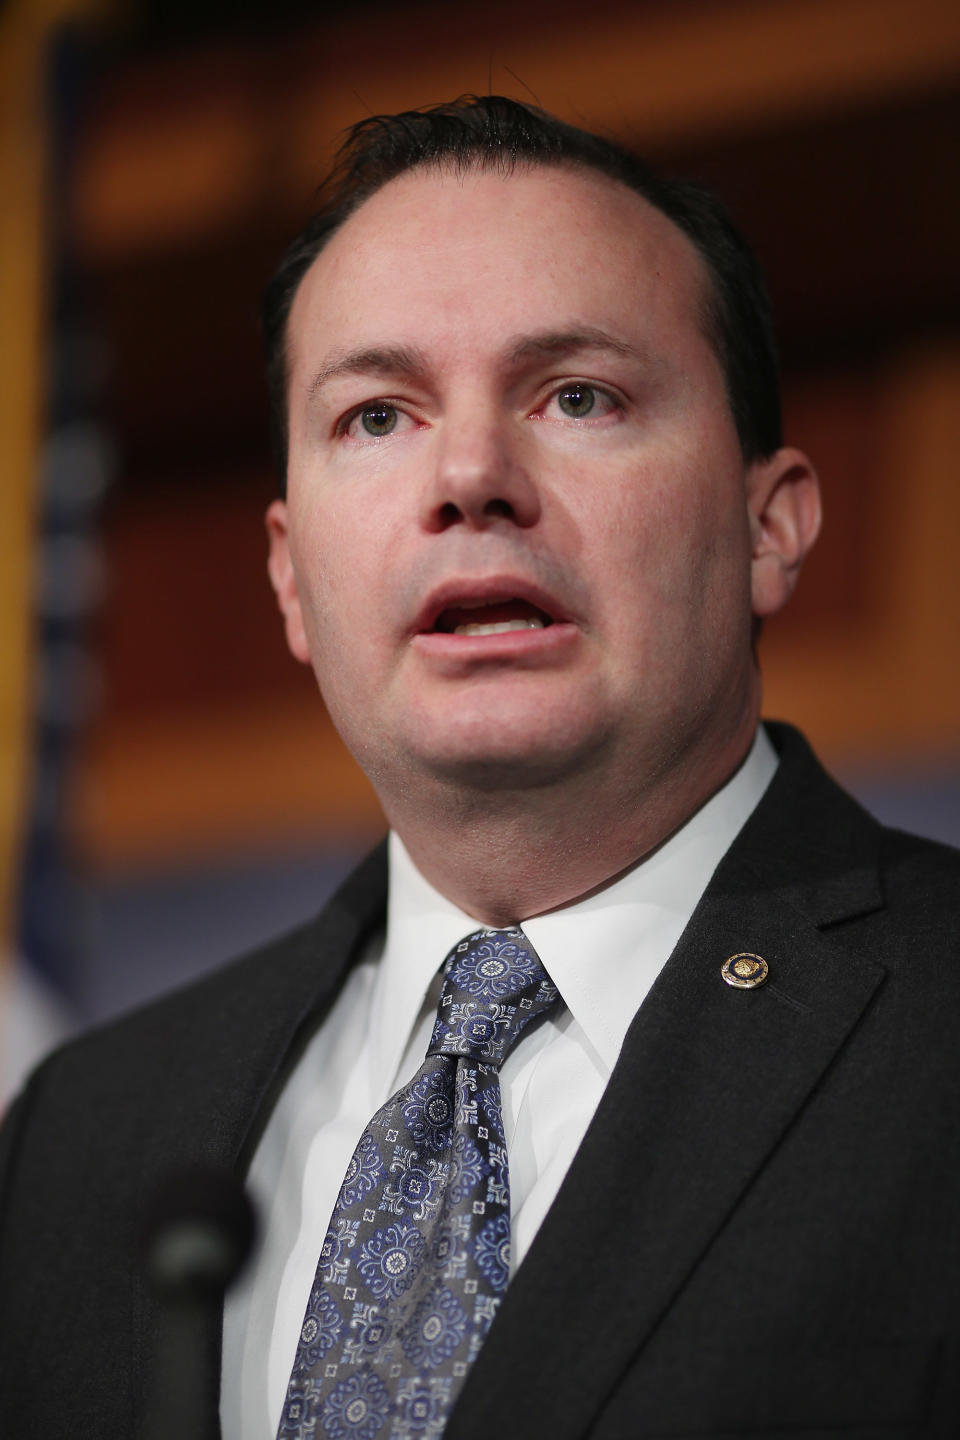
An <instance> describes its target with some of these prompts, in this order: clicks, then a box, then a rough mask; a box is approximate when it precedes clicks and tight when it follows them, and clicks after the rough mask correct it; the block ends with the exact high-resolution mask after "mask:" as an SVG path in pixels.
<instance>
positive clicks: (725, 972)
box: [720, 950, 770, 990]
mask: <svg viewBox="0 0 960 1440" xmlns="http://www.w3.org/2000/svg"><path fill="white" fill-rule="evenodd" d="M720 974H721V975H722V976H723V978H724V980H726V982H727V984H728V985H735V986H736V988H737V989H738V990H756V988H757V986H758V985H762V984H763V982H764V980H766V978H767V976H768V975H769V974H770V967H769V965H768V964H767V962H766V960H764V958H763V956H762V955H751V954H750V952H749V951H746V950H744V951H741V953H740V954H739V955H731V956H730V958H729V960H725V961H724V962H723V965H722V966H721V969H720Z"/></svg>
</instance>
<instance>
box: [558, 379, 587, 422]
mask: <svg viewBox="0 0 960 1440" xmlns="http://www.w3.org/2000/svg"><path fill="white" fill-rule="evenodd" d="M596 403H597V392H596V390H594V388H593V386H592V385H565V386H564V388H563V389H562V390H559V391H558V392H557V404H558V405H559V406H560V409H561V410H562V411H563V413H564V415H569V416H570V419H571V420H582V419H583V418H584V416H586V415H589V414H590V411H591V410H592V409H593V408H594V406H595V405H596Z"/></svg>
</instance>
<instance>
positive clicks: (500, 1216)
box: [278, 929, 557, 1440]
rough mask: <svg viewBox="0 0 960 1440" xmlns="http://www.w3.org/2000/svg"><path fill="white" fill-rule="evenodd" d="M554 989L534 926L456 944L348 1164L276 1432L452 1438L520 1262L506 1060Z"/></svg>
mask: <svg viewBox="0 0 960 1440" xmlns="http://www.w3.org/2000/svg"><path fill="white" fill-rule="evenodd" d="M556 999H557V991H556V989H555V987H554V986H553V985H552V984H551V982H550V979H549V977H548V975H547V973H546V971H545V970H544V968H543V966H542V964H541V963H540V959H539V956H538V955H537V954H536V952H535V951H534V949H533V947H532V946H531V944H530V942H529V940H528V939H527V937H526V936H525V935H524V933H523V931H522V930H520V929H513V930H478V931H477V932H476V933H475V934H473V935H468V936H467V938H466V939H465V940H462V941H461V942H460V944H459V945H457V946H456V947H455V948H454V949H453V950H451V952H450V954H449V955H448V957H447V960H446V967H445V973H444V979H443V990H442V992H441V995H440V1004H439V1006H438V1009H437V1020H436V1024H435V1025H434V1027H433V1035H432V1037H431V1040H430V1046H429V1049H428V1050H427V1058H426V1060H425V1061H424V1063H423V1065H421V1067H420V1069H419V1070H418V1071H417V1074H416V1075H415V1076H414V1078H413V1080H412V1081H411V1082H410V1084H409V1085H406V1086H404V1088H403V1089H402V1090H400V1091H398V1093H397V1094H396V1095H394V1097H393V1099H392V1100H388V1101H387V1103H386V1105H384V1106H383V1108H382V1109H381V1110H378V1112H377V1114H376V1115H375V1116H374V1117H373V1119H372V1120H371V1122H370V1124H369V1125H368V1126H367V1128H366V1130H365V1131H364V1133H363V1135H362V1136H361V1139H360V1143H359V1145H358V1146H357V1148H356V1150H355V1151H354V1154H353V1158H352V1160H351V1161H350V1164H349V1165H348V1166H347V1173H346V1177H345V1179H344V1182H343V1185H342V1186H341V1187H340V1194H339V1197H338V1199H337V1203H336V1206H335V1207H334V1211H333V1217H332V1219H331V1221H330V1229H329V1230H328V1231H327V1236H326V1239H325V1240H324V1242H323V1247H322V1249H321V1251H320V1263H319V1265H318V1266H317V1274H316V1279H315V1280H314V1282H313V1290H312V1291H311V1294H310V1300H309V1302H308V1304H307V1312H306V1315H305V1316H304V1321H303V1328H302V1330H301V1332H300V1343H299V1345H298V1347H297V1356H296V1360H295V1362H294V1366H293V1373H292V1375H291V1376H290V1384H289V1386H288V1389H287V1396H286V1400H285V1402H284V1406H283V1415H282V1416H281V1420H280V1429H279V1431H278V1440H292V1437H296V1440H308V1437H309V1440H320V1437H327V1440H435V1437H437V1436H439V1435H441V1434H442V1433H443V1428H444V1425H445V1424H446V1421H447V1417H448V1416H449V1413H450V1410H451V1408H452V1406H453V1402H454V1400H455V1399H456V1396H457V1393H458V1392H459V1390H460V1387H461V1386H462V1384H463V1379H464V1376H465V1375H466V1373H467V1369H468V1367H469V1366H470V1364H471V1362H472V1361H473V1360H474V1358H475V1357H476V1355H477V1353H478V1351H479V1349H480V1346H481V1345H482V1344H483V1341H484V1338H485V1336H486V1333H487V1331H488V1330H489V1328H490V1322H491V1321H492V1319H493V1317H494V1315H495V1313H496V1311H497V1307H498V1305H499V1304H500V1301H501V1299H502V1298H503V1294H504V1292H505V1290H506V1288H507V1280H508V1278H509V1272H510V1192H509V1182H508V1178H507V1149H506V1145H505V1143H504V1138H503V1120H502V1117H501V1111H500V1079H499V1074H498V1071H499V1069H500V1066H501V1064H502V1063H503V1061H504V1059H505V1058H506V1055H507V1053H508V1051H509V1050H510V1048H511V1046H512V1045H514V1044H515V1042H516V1040H517V1039H518V1037H519V1036H520V1034H521V1032H522V1031H523V1030H524V1029H525V1028H526V1026H527V1025H529V1024H530V1022H531V1021H532V1020H535V1019H536V1018H537V1017H538V1016H540V1015H543V1014H544V1012H545V1011H546V1010H548V1009H549V1008H550V1006H551V1005H553V1003H554V1002H555V1001H556Z"/></svg>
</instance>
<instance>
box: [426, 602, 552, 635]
mask: <svg viewBox="0 0 960 1440" xmlns="http://www.w3.org/2000/svg"><path fill="white" fill-rule="evenodd" d="M552 624H553V619H552V617H551V616H550V615H548V614H547V613H546V611H545V610H541V609H539V608H538V607H537V606H536V605H531V604H530V602H529V601H528V600H501V601H497V602H496V603H495V604H485V603H482V604H477V605H450V606H448V607H447V609H445V610H441V612H440V614H439V615H438V616H437V618H436V620H435V621H434V625H433V629H434V631H435V632H439V633H440V634H441V635H469V636H474V635H506V634H508V633H509V631H511V630H544V629H546V627H547V626H548V625H552Z"/></svg>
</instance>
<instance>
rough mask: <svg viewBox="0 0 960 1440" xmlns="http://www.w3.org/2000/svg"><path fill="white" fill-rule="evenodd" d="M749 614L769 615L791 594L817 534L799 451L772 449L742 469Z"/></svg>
mask: <svg viewBox="0 0 960 1440" xmlns="http://www.w3.org/2000/svg"><path fill="white" fill-rule="evenodd" d="M747 511H748V514H749V519H750V538H751V542H752V553H751V567H750V589H751V598H752V603H753V613H754V615H757V616H761V615H773V614H775V613H776V611H777V610H779V609H781V608H782V606H784V605H785V604H786V603H787V601H788V600H789V598H790V596H791V594H792V593H793V587H794V585H796V583H797V579H798V578H799V575H800V567H801V566H802V564H803V562H804V560H805V559H806V557H807V553H808V551H809V550H810V548H811V547H812V545H813V543H814V541H815V540H816V538H817V536H818V534H819V533H820V518H821V510H820V484H819V481H818V480H817V472H816V471H815V470H814V468H813V466H812V465H811V463H810V461H809V460H808V459H807V457H806V455H804V454H803V452H802V451H801V450H793V449H783V450H777V451H776V453H775V454H773V455H771V457H770V458H769V460H757V461H755V462H754V463H753V464H752V465H751V466H750V468H749V469H748V471H747Z"/></svg>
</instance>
